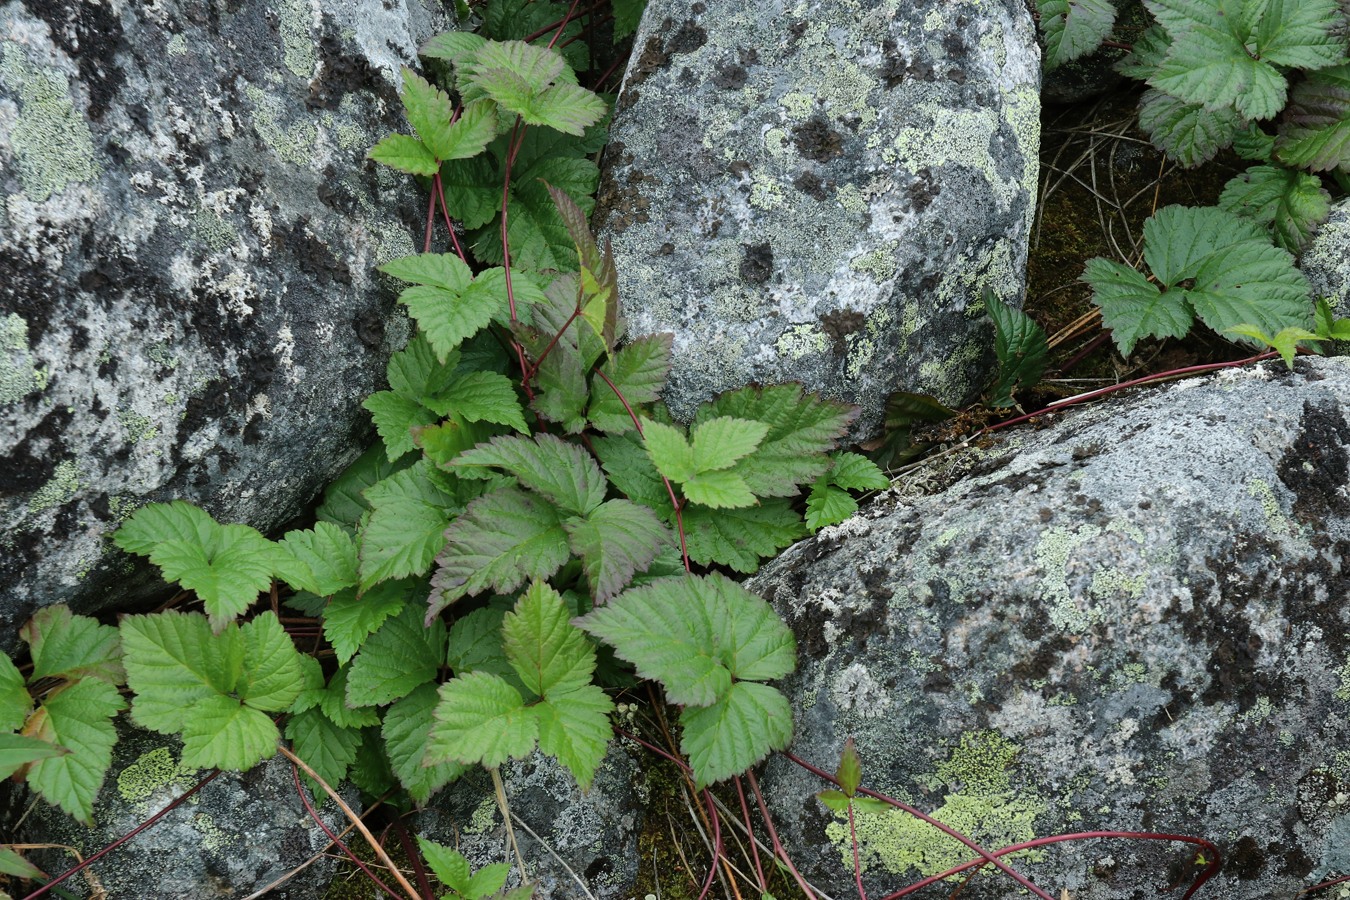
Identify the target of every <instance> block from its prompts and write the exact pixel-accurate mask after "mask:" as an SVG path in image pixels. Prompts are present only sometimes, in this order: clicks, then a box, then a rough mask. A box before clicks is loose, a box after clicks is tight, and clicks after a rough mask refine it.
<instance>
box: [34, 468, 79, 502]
mask: <svg viewBox="0 0 1350 900" xmlns="http://www.w3.org/2000/svg"><path fill="white" fill-rule="evenodd" d="M79 489H80V469H79V466H77V465H76V464H75V462H74V460H69V459H63V460H62V461H61V462H59V463H57V464H56V470H55V471H54V472H53V473H52V477H51V478H49V479H48V480H47V483H46V484H44V485H43V486H42V487H40V488H38V489H37V490H36V491H35V492H34V493H33V496H32V497H30V498H29V499H28V512H29V513H30V514H32V513H39V512H42V511H43V510H44V509H50V508H51V507H53V506H60V505H61V504H62V503H65V502H66V501H67V500H69V499H70V498H71V497H74V496H75V494H76V492H78V491H79Z"/></svg>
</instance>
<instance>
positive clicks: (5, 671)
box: [0, 653, 125, 778]
mask: <svg viewBox="0 0 1350 900" xmlns="http://www.w3.org/2000/svg"><path fill="white" fill-rule="evenodd" d="M124 677H125V676H124ZM32 708H33V698H32V696H31V695H30V694H29V693H28V688H27V687H25V686H24V681H23V674H22V673H21V672H19V669H18V667H17V666H15V665H14V662H13V661H12V660H11V659H10V658H9V657H8V656H7V655H6V654H4V653H0V734H4V733H5V732H6V731H18V730H19V729H20V728H22V727H23V722H24V720H25V719H27V718H28V711H29V710H30V709H32ZM6 777H8V776H6V775H0V778H6Z"/></svg>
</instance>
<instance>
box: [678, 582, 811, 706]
mask: <svg viewBox="0 0 1350 900" xmlns="http://www.w3.org/2000/svg"><path fill="white" fill-rule="evenodd" d="M679 580H686V579H684V578H683V577H682V578H681V579H679ZM699 581H700V582H701V583H700V584H699V591H698V593H699V595H700V599H701V601H702V603H703V605H704V608H705V609H706V610H707V613H708V616H709V621H710V622H711V623H712V628H713V634H714V635H716V638H715V640H716V645H717V653H718V656H719V658H720V659H721V660H722V662H723V664H724V665H726V667H727V668H728V669H729V670H730V671H731V674H732V675H733V676H735V677H736V678H737V679H738V680H743V681H767V680H769V679H773V678H781V677H782V676H784V675H786V674H788V673H789V672H791V671H792V670H793V668H794V667H795V666H796V664H797V650H796V642H795V640H794V639H793V637H792V631H791V629H789V628H788V627H787V626H786V625H785V624H783V621H782V620H781V619H780V618H779V617H778V615H777V613H775V612H774V611H773V607H771V606H769V604H768V603H767V602H766V601H765V600H764V599H763V598H762V597H758V596H756V595H754V594H752V593H750V592H749V591H747V590H746V589H745V588H744V587H742V586H741V585H740V584H739V583H737V582H735V581H732V580H731V579H730V578H727V577H726V576H725V575H720V574H718V573H715V572H714V573H713V574H711V575H708V576H705V577H704V578H702V579H700V580H699Z"/></svg>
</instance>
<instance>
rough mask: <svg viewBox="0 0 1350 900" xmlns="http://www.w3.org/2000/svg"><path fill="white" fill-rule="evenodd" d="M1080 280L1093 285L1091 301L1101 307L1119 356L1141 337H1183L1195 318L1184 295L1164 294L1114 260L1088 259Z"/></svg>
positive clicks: (1128, 350)
mask: <svg viewBox="0 0 1350 900" xmlns="http://www.w3.org/2000/svg"><path fill="white" fill-rule="evenodd" d="M1083 280H1084V281H1086V282H1087V283H1088V284H1090V285H1092V302H1093V303H1095V304H1097V305H1098V306H1099V307H1101V310H1102V325H1103V326H1104V327H1106V328H1109V329H1110V330H1111V337H1112V339H1113V340H1114V341H1115V342H1116V347H1117V348H1118V349H1119V350H1120V355H1121V356H1129V355H1130V354H1131V353H1133V352H1134V346H1135V344H1137V343H1138V342H1139V340H1140V339H1141V338H1144V337H1149V336H1153V337H1183V336H1184V335H1185V334H1186V332H1188V331H1190V330H1191V324H1192V323H1193V322H1194V321H1195V316H1194V314H1193V312H1192V311H1191V308H1190V306H1189V305H1188V304H1187V303H1186V302H1185V299H1184V297H1183V296H1179V295H1178V294H1176V293H1173V292H1166V293H1164V292H1163V291H1161V290H1159V289H1158V286H1157V285H1156V284H1153V283H1152V282H1150V281H1149V280H1148V279H1147V278H1146V277H1144V276H1143V275H1141V274H1140V273H1139V272H1136V271H1135V270H1134V269H1131V268H1129V267H1128V266H1123V265H1121V264H1120V263H1118V262H1115V261H1114V260H1109V259H1103V258H1102V257H1100V256H1099V257H1096V258H1094V259H1090V260H1088V263H1087V268H1086V269H1084V270H1083Z"/></svg>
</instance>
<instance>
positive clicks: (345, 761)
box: [286, 709, 361, 796]
mask: <svg viewBox="0 0 1350 900" xmlns="http://www.w3.org/2000/svg"><path fill="white" fill-rule="evenodd" d="M286 738H287V740H289V741H290V742H291V744H292V745H293V748H294V750H295V755H296V756H298V757H300V758H301V759H303V760H304V761H305V762H306V763H308V764H309V766H310V768H312V769H313V770H314V771H315V772H317V773H318V774H319V777H320V778H322V779H323V780H324V781H325V782H327V783H328V784H329V785H330V786H332V787H336V786H337V785H338V784H339V783H340V782H341V781H342V779H344V778H346V777H347V769H348V768H350V766H351V764H352V763H353V762H355V761H356V750H357V748H358V747H360V746H361V733H360V731H356V730H353V729H350V728H340V727H339V726H337V725H334V724H333V722H332V721H331V720H330V719H329V718H328V717H327V716H325V715H324V714H323V713H322V712H320V711H319V710H317V709H309V710H306V711H304V712H302V713H300V714H299V715H294V716H291V718H290V720H289V721H288V722H287V723H286ZM302 774H303V773H302ZM303 777H304V779H305V782H306V783H307V784H308V785H309V787H310V790H311V791H312V792H314V794H315V796H319V795H320V794H321V793H322V790H321V789H320V788H319V786H318V784H317V783H316V782H315V781H314V780H313V779H311V778H310V777H309V776H308V775H303Z"/></svg>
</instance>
